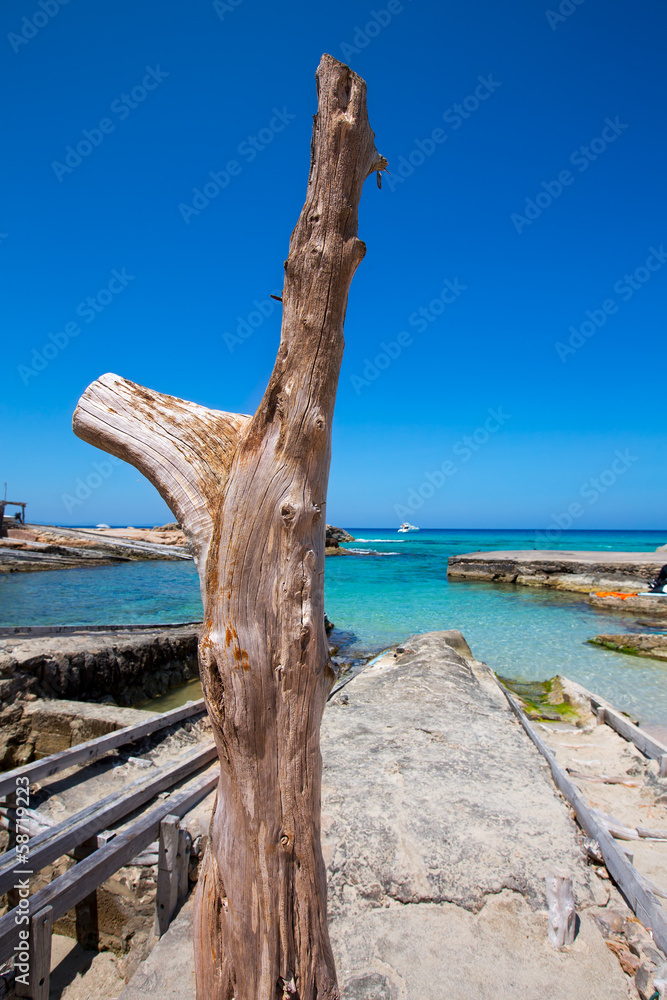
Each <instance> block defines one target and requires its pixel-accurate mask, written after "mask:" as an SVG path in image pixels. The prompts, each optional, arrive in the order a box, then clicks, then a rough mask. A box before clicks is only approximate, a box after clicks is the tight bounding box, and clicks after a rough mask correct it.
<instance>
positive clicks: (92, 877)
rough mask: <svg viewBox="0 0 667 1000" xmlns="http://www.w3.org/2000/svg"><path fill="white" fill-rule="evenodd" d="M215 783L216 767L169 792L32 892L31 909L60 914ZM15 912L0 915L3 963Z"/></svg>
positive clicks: (13, 940)
mask: <svg viewBox="0 0 667 1000" xmlns="http://www.w3.org/2000/svg"><path fill="white" fill-rule="evenodd" d="M217 782H218V775H217V768H214V769H212V770H211V771H209V772H208V773H205V774H204V775H202V777H201V778H199V779H198V780H197V781H195V782H194V783H193V784H191V785H189V786H188V787H186V788H183V789H181V790H180V791H178V792H175V793H173V794H172V795H170V796H169V798H168V799H166V801H164V802H162V803H161V804H160V805H159V806H156V807H155V808H154V809H152V810H151V811H150V812H149V813H147V814H146V816H143V817H142V818H141V819H139V820H137V822H136V823H133V824H132V826H130V827H128V829H127V830H124V831H123V832H122V833H119V834H118V836H116V837H114V838H113V840H111V841H110V842H109V843H108V844H107V845H106V846H105V847H101V848H99V850H97V851H95V852H94V853H93V854H91V855H90V857H88V858H84V860H83V861H80V862H79V863H78V864H77V865H74V867H73V868H70V869H69V870H68V871H66V872H64V873H63V874H62V875H59V876H58V878H56V879H54V880H53V882H50V883H49V884H48V885H46V886H44V887H43V888H42V889H39V890H38V891H37V892H36V893H34V895H33V896H31V897H30V908H31V910H32V911H33V912H37V911H39V910H41V909H42V908H43V907H45V906H51V907H53V920H54V921H55V920H58V919H59V917H62V916H64V915H65V914H66V913H67V912H68V911H69V910H71V909H72V907H74V906H76V904H77V903H78V902H80V901H81V900H82V899H85V897H86V896H87V895H89V893H91V892H92V891H93V890H94V889H96V888H97V887H98V886H100V885H101V884H102V883H103V882H104V881H106V879H108V878H110V877H111V876H112V875H113V874H114V872H117V871H118V869H119V868H122V867H123V865H126V864H128V863H129V862H130V861H131V860H132V858H133V857H134V856H135V855H136V854H138V853H139V851H141V850H143V848H144V847H146V846H147V845H148V844H150V843H151V841H152V840H154V839H155V835H156V834H157V832H158V830H159V827H160V823H161V821H162V820H163V819H164V817H165V816H167V815H168V814H169V813H174V814H175V815H177V816H184V815H185V814H186V813H187V812H188V811H189V810H190V809H192V807H193V806H195V805H196V804H197V803H198V802H201V800H202V799H203V798H205V796H206V795H208V794H209V792H211V791H212V790H213V789H214V788H215V786H216V784H217ZM17 915H18V910H17V909H16V908H14V909H11V910H9V911H8V912H7V913H5V915H4V916H2V917H0V962H5V961H6V960H7V959H8V958H9V957H10V956H11V955H12V950H13V948H14V945H15V944H16V941H17V937H16V934H17V924H16V916H17Z"/></svg>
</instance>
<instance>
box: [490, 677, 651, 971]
mask: <svg viewBox="0 0 667 1000" xmlns="http://www.w3.org/2000/svg"><path fill="white" fill-rule="evenodd" d="M489 672H490V674H491V676H492V677H493V678H494V680H495V681H496V683H497V684H498V686H499V687H500V689H501V691H502V692H503V694H504V695H505V697H506V699H507V701H508V703H509V706H510V708H511V709H512V711H513V712H514V714H515V715H516V717H517V719H518V720H519V722H520V723H521V725H522V726H523V728H524V730H525V731H526V733H527V734H528V736H529V737H530V739H531V740H532V741H533V743H534V744H535V746H536V747H537V749H538V750H539V751H540V753H541V754H542V756H543V757H544V758H545V760H546V761H547V763H548V764H549V767H550V768H551V774H552V776H553V779H554V782H555V784H556V787H557V788H558V789H559V790H560V791H561V792H562V793H563V795H564V796H565V798H566V799H567V800H568V802H569V803H570V805H571V806H572V808H573V809H574V812H575V814H576V817H577V819H578V821H579V825H580V826H581V827H582V829H583V830H584V831H585V832H586V833H587V834H588V836H589V837H591V838H592V839H593V840H596V841H597V842H598V844H599V845H600V851H601V852H602V857H603V858H604V862H605V865H606V866H607V871H608V872H609V874H610V875H611V877H612V878H613V880H614V882H615V883H616V885H617V886H618V888H619V889H620V890H621V892H622V893H623V895H624V896H625V898H626V900H627V902H628V903H629V905H630V907H631V908H632V910H633V911H634V912H635V913H636V915H637V917H638V918H639V920H641V922H642V923H643V924H644V926H645V927H650V928H651V930H652V931H653V938H654V940H655V943H656V944H657V945H658V948H660V950H661V951H663V952H665V953H667V919H666V918H665V914H664V912H663V910H662V908H661V907H660V904H659V903H658V902H657V900H656V899H655V898H654V897H653V895H652V894H651V893H650V892H649V891H647V890H646V889H645V888H644V886H643V884H642V882H641V881H640V876H639V873H638V872H637V871H636V869H635V868H634V866H633V865H632V864H631V863H630V861H628V859H627V858H626V856H625V854H624V853H623V852H622V851H621V850H620V848H619V847H618V845H617V844H616V842H615V840H614V839H613V837H612V836H611V834H610V833H608V831H607V830H606V829H605V827H604V826H602V824H601V823H599V822H598V821H597V819H596V818H595V816H594V815H593V813H592V811H591V809H590V808H589V806H588V803H587V802H586V800H585V799H584V798H583V796H582V795H581V792H580V791H579V789H578V788H577V787H576V785H574V784H573V782H572V781H570V778H569V776H568V774H567V772H566V771H565V769H564V768H563V767H562V766H561V765H560V764H559V763H558V761H557V760H556V756H555V754H554V753H553V751H552V750H551V749H550V747H548V746H547V745H546V743H545V742H544V740H543V739H542V737H541V736H540V735H539V734H538V732H537V730H536V729H535V727H534V726H533V725H532V724H531V722H530V720H529V719H528V718H527V716H526V715H525V713H524V712H523V711H522V709H521V707H520V706H519V704H518V703H517V702H516V701H515V700H514V698H513V697H512V695H511V694H510V692H509V691H508V690H507V689H506V688H505V687H503V685H502V684H501V683H500V681H499V680H498V678H497V677H496V675H495V674H494V673H493V671H489Z"/></svg>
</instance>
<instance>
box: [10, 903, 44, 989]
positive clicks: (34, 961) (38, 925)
mask: <svg viewBox="0 0 667 1000" xmlns="http://www.w3.org/2000/svg"><path fill="white" fill-rule="evenodd" d="M52 933H53V908H52V907H51V906H45V907H43V909H41V910H39V911H38V912H37V913H35V914H34V915H33V916H32V918H31V920H30V937H29V939H28V953H29V956H30V957H29V960H28V963H27V971H26V970H24V966H25V964H26V963H23V962H21V963H18V965H19V967H18V969H17V965H16V963H15V965H14V971H15V974H16V973H18V975H16V976H15V979H14V993H15V996H17V997H21V998H28V1000H49V985H50V977H51V938H52Z"/></svg>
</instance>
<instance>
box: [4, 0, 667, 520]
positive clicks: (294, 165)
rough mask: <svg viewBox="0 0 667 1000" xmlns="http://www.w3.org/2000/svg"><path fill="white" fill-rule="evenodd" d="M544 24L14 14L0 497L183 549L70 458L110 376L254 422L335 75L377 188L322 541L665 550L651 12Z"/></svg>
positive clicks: (205, 12)
mask: <svg viewBox="0 0 667 1000" xmlns="http://www.w3.org/2000/svg"><path fill="white" fill-rule="evenodd" d="M549 9H551V10H552V11H553V12H554V15H551V14H550V15H548V16H547V13H546V12H545V11H548V10H549ZM561 9H562V10H563V11H565V12H566V13H561V14H558V10H559V8H558V6H554V7H552V8H548V7H547V4H546V2H541V3H540V2H537V0H513V2H512V3H510V4H499V3H497V2H491V0H471V2H469V3H465V4H461V3H456V4H455V3H435V2H426V0H403V2H402V3H401V2H398V0H392V2H391V4H386V3H385V2H384V0H378V2H377V3H376V4H371V3H370V2H369V3H365V2H358V0H340V2H338V3H337V4H335V5H332V4H305V3H298V2H297V3H293V4H275V3H268V2H266V0H234V2H233V3H231V2H230V3H223V2H218V3H216V4H214V3H211V2H210V0H191V2H189V3H187V4H185V3H178V4H177V3H174V2H169V0H160V2H156V0H142V2H141V3H139V4H138V3H136V0H133V2H131V3H130V2H129V0H113V2H111V0H95V2H94V3H85V2H84V0H69V2H68V3H67V4H65V5H62V6H61V5H60V4H59V3H58V0H42V3H41V5H40V3H39V2H38V0H7V2H6V3H5V4H3V8H2V12H1V15H0V17H1V21H2V32H1V37H0V47H2V46H4V53H3V56H2V60H0V62H1V73H2V86H3V93H4V94H5V95H6V100H5V102H4V108H3V130H2V131H3V140H4V149H5V155H4V156H3V158H2V164H1V166H0V171H1V174H2V181H1V186H2V192H3V199H2V214H1V217H0V232H1V233H2V236H0V254H1V255H2V299H3V308H2V312H3V316H4V321H3V338H2V341H3V344H2V354H3V360H4V365H3V373H2V396H1V402H0V405H1V412H0V420H1V422H2V463H1V469H0V481H2V482H4V480H7V481H8V483H9V496H10V499H17V500H27V501H28V502H29V504H30V506H29V508H28V513H29V516H30V517H32V519H34V520H42V521H50V522H56V523H96V522H98V521H104V522H107V523H111V524H114V523H121V524H141V523H160V522H163V521H165V520H168V519H171V515H170V514H169V512H168V511H167V509H166V507H165V506H164V504H163V503H162V501H161V500H160V498H159V497H158V495H157V494H156V493H155V491H154V490H153V488H152V487H151V486H150V484H148V483H147V482H146V481H145V480H143V478H142V477H141V476H140V475H139V473H138V472H136V471H135V470H134V469H132V468H130V467H126V466H124V465H122V464H117V465H116V466H114V467H113V468H112V467H110V466H107V465H102V466H101V469H102V472H101V473H100V472H99V470H98V471H96V469H95V465H94V463H95V462H97V463H98V464H99V463H100V462H103V461H104V456H103V455H102V454H101V453H99V452H96V451H95V449H93V448H91V447H90V446H88V445H86V444H84V443H83V442H81V441H79V440H78V439H77V438H75V437H74V435H73V433H72V431H71V426H70V421H71V415H72V412H73V410H74V407H75V405H76V401H77V399H78V397H79V395H80V394H81V392H82V391H83V390H84V389H85V387H86V385H87V384H88V383H89V382H91V381H92V380H93V379H94V378H96V377H97V376H98V375H100V374H101V373H103V372H106V371H113V372H117V373H118V374H121V375H123V376H125V377H127V378H130V379H132V380H134V381H136V382H139V383H142V384H145V385H148V386H151V387H152V388H155V389H158V390H160V391H162V392H167V393H171V394H173V395H177V396H181V397H184V398H186V399H192V400H196V401H197V402H200V403H203V404H205V405H209V406H214V407H219V408H221V409H229V410H239V411H242V412H249V411H252V410H253V408H254V407H255V406H256V404H257V402H258V401H259V399H260V398H261V395H262V392H263V389H264V386H265V384H266V380H267V378H268V375H269V373H270V371H271V368H272V364H273V359H274V356H275V351H276V347H277V344H278V337H279V324H280V314H279V307H278V305H277V304H275V303H274V306H275V308H273V310H272V312H270V310H269V307H268V306H267V305H266V304H265V303H266V302H267V300H268V302H271V300H270V299H268V296H269V294H270V293H271V292H272V291H273V292H275V291H276V290H278V289H280V287H281V283H282V264H283V260H284V259H285V257H286V253H287V246H288V240H289V236H290V233H291V231H292V228H293V226H294V224H295V222H296V219H297V217H298V213H299V211H300V209H301V206H302V203H303V199H304V194H305V186H306V179H307V174H308V163H309V142H310V131H311V124H312V114H313V113H314V111H315V108H316V95H315V81H314V72H315V69H316V66H317V63H318V61H319V58H320V55H321V54H322V52H325V51H328V52H330V53H332V54H333V55H334V56H336V57H338V58H340V59H343V60H344V61H347V62H349V64H350V65H351V66H352V68H353V69H354V70H356V71H357V72H358V73H360V74H361V75H362V76H363V77H364V78H365V79H366V81H367V83H368V105H369V115H370V120H371V124H372V126H373V128H374V130H375V133H376V140H377V146H378V149H379V150H380V151H381V152H382V153H383V154H384V155H385V156H386V157H387V158H388V160H389V165H390V170H391V171H392V175H391V178H387V177H386V176H385V181H384V184H383V189H382V191H378V190H377V187H376V184H375V180H374V178H371V179H370V180H369V182H368V183H367V185H366V189H365V191H364V195H363V199H362V204H361V212H360V226H359V235H360V237H361V238H362V239H363V240H365V242H366V244H367V247H368V253H367V256H366V259H365V260H364V261H363V263H362V265H361V266H360V268H359V270H358V271H357V274H356V276H355V278H354V281H353V285H352V291H351V295H350V300H349V305H348V311H347V322H346V345H347V346H346V352H345V359H344V362H343V370H342V375H341V382H340V388H339V395H338V403H337V411H336V423H335V429H334V459H333V465H332V472H331V483H330V491H329V508H328V518H329V520H331V521H333V522H334V523H341V524H348V525H351V524H356V525H359V524H362V525H363V524H365V525H369V526H381V525H387V526H391V525H394V524H396V523H397V522H398V521H400V520H403V519H404V518H403V517H402V516H400V509H399V508H397V507H396V505H402V506H403V507H405V509H406V510H408V511H410V515H409V517H408V519H409V520H411V521H413V522H415V523H417V524H420V525H422V526H424V527H426V526H440V527H459V526H461V527H463V526H468V527H475V526H477V527H535V528H545V527H547V526H548V525H549V524H550V523H551V521H552V518H553V516H554V515H556V516H558V517H559V518H561V519H562V518H563V516H565V514H566V512H567V510H568V508H569V507H570V505H572V504H576V505H578V511H577V513H576V515H574V522H573V524H572V526H573V527H580V528H582V529H592V528H598V527H599V528H606V527H612V528H613V527H619V528H642V527H647V528H656V527H663V526H665V525H666V523H667V518H666V517H665V495H666V488H667V463H666V462H665V446H666V444H667V434H666V430H667V428H666V416H667V413H666V410H665V405H664V386H665V349H664V344H665V320H664V316H665V306H664V303H665V290H666V289H667V266H665V265H666V264H667V256H665V254H664V253H663V251H662V250H661V247H663V243H664V245H665V247H667V221H666V217H665V215H666V209H665V198H664V185H665V172H664V168H665V162H666V159H667V156H666V152H667V151H666V148H665V147H666V144H667V131H666V129H665V118H664V108H665V106H666V104H667V94H666V89H667V88H666V84H665V75H664V39H665V29H666V27H667V11H666V10H665V8H664V6H661V5H660V4H658V3H657V2H651V3H648V4H644V5H637V4H631V3H630V0H606V2H605V3H604V4H603V3H602V2H601V0H584V2H580V3H579V4H575V3H574V2H570V0H564V2H563V3H561ZM373 11H374V12H375V13H374V14H373V13H372V12H373ZM567 11H571V13H567ZM24 19H25V20H24ZM367 26H368V27H367ZM355 50H356V51H355ZM457 105H458V108H457V107H456V106H457ZM434 130H436V132H435V136H434ZM86 132H87V133H88V136H86V134H85V133H86ZM434 140H437V141H434ZM68 147H70V151H69V152H68ZM77 147H78V150H77ZM79 160H80V162H79ZM230 161H232V166H231V170H228V165H229V164H230ZM234 164H236V165H235V166H234ZM564 172H565V173H564ZM211 173H213V174H214V175H216V174H217V176H218V180H217V181H214V180H213V179H212V178H211V176H210V174H211ZM559 178H560V179H559ZM206 184H209V187H208V188H207V189H205V188H204V185H206ZM223 185H224V187H223ZM194 189H199V191H200V192H204V193H202V194H200V195H197V194H196V192H195V190H194ZM206 191H207V192H208V194H209V195H213V197H211V199H210V203H209V204H206V194H205V192H206ZM197 206H199V207H198V208H197ZM193 207H194V208H196V209H197V212H196V214H195V212H193V211H192V208H193ZM651 248H653V249H654V250H655V251H657V253H655V254H654V253H653V251H652V249H651ZM663 250H664V247H663ZM647 260H648V266H647V264H646V262H647ZM114 272H116V275H115V276H114ZM118 275H120V278H119V277H118ZM626 276H627V277H626ZM446 281H449V283H450V284H449V285H446V284H445V282H446ZM452 289H453V290H452ZM100 293H101V294H100ZM441 293H442V294H443V295H444V301H443V298H441V297H440V296H441ZM88 299H92V302H87V300H88ZM255 300H257V302H258V303H259V307H260V308H259V310H258V309H257V306H256V305H255V304H254V303H255ZM434 300H437V301H436V302H435V305H434V306H433V308H431V305H430V303H431V302H433V301H434ZM605 305H606V311H605ZM262 309H263V311H264V313H269V312H270V315H266V316H262V314H261V312H262ZM422 309H423V310H425V312H423V313H421V314H420V310H422ZM587 311H588V313H589V314H591V315H590V316H589V315H587ZM436 313H438V315H436ZM591 317H592V318H591ZM240 321H243V322H244V323H247V324H249V325H248V326H245V325H243V323H240ZM585 323H588V326H584V332H583V333H582V332H581V327H582V324H585ZM68 324H69V326H68ZM239 326H240V330H241V332H245V333H251V335H250V336H249V337H247V338H246V339H243V338H242V337H241V336H240V335H239V329H238V328H239ZM571 328H573V329H571ZM68 331H69V332H68ZM75 331H76V332H75ZM587 334H592V335H587ZM50 335H51V336H50ZM225 335H226V336H225ZM399 337H400V338H401V339H400V340H399V339H398V338H399ZM382 342H385V344H387V345H388V347H389V354H387V353H386V351H385V350H384V348H383V347H382V346H381V345H382ZM557 345H560V346H557ZM45 347H46V352H45V353H44V351H45ZM399 348H400V355H398V356H396V357H393V358H392V357H390V355H391V354H392V353H393V354H397V351H398V349H399ZM378 355H384V356H383V357H381V358H380V359H379V364H378V365H375V358H376V357H377V356H378ZM40 359H41V360H40ZM366 359H370V361H371V367H370V368H368V367H366ZM383 366H384V367H383ZM38 368H41V370H39V371H38V370H37V369H38ZM374 375H375V376H376V377H373V376H374ZM362 380H363V381H362ZM364 382H365V383H367V384H364ZM490 410H492V411H496V417H495V418H493V417H490V416H489V411H490ZM498 411H499V412H498ZM499 418H500V419H499ZM486 421H489V423H488V426H487V428H486V429H485V427H484V425H485V422H486ZM475 434H476V437H475ZM466 436H468V437H469V438H472V445H470V442H468V443H466V441H465V438H466ZM617 452H619V453H620V455H622V456H624V458H619V457H618V455H617ZM448 463H449V464H448ZM443 469H444V470H445V471H442V470H443ZM106 473H109V474H108V475H106ZM427 474H429V475H430V477H431V478H430V480H429V476H428V475H427ZM86 481H88V483H89V486H88V487H85V486H84V488H81V486H80V484H81V483H85V482H86ZM596 483H597V485H596ZM90 484H93V488H92V489H91V488H90ZM425 484H426V485H425ZM77 487H78V488H79V495H80V496H82V497H83V499H82V502H81V503H80V504H75V505H73V504H72V502H71V501H67V500H65V501H64V500H63V496H65V497H67V496H69V497H74V498H75V499H76V490H77ZM0 488H1V487H0ZM411 491H413V492H411ZM87 492H88V493H89V495H86V493H87ZM420 492H421V495H420ZM592 494H596V498H595V500H593V499H591V497H592ZM415 497H417V499H415ZM409 498H412V499H413V504H414V507H415V509H412V508H410V507H409V506H406V504H407V501H408V499H409ZM419 500H422V503H421V505H419ZM575 522H576V523H575Z"/></svg>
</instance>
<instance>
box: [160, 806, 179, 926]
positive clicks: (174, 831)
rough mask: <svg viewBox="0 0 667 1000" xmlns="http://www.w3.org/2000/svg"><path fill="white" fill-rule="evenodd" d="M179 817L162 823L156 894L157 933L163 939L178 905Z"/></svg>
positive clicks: (169, 818)
mask: <svg viewBox="0 0 667 1000" xmlns="http://www.w3.org/2000/svg"><path fill="white" fill-rule="evenodd" d="M179 823H180V817H178V816H172V815H170V816H165V818H164V819H163V820H162V822H161V823H160V844H159V847H158V865H157V890H156V893H155V933H156V934H157V935H158V937H162V935H163V934H164V932H165V931H166V930H167V928H168V927H169V924H170V923H171V918H172V916H173V915H174V911H175V910H176V905H177V903H178V866H177V858H178V841H179Z"/></svg>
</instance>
